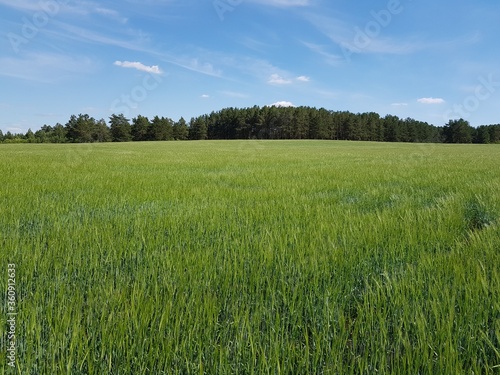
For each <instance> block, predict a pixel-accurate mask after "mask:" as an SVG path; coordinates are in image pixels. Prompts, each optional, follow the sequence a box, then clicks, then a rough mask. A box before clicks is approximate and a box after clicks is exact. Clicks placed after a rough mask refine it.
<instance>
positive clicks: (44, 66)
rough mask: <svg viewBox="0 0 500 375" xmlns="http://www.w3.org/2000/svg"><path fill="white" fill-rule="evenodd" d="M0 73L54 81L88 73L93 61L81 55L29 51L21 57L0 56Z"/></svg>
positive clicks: (28, 78) (29, 79) (37, 80)
mask: <svg viewBox="0 0 500 375" xmlns="http://www.w3.org/2000/svg"><path fill="white" fill-rule="evenodd" d="M0 66H1V67H2V69H1V70H0V75H3V76H7V77H11V78H18V79H23V80H28V81H35V82H42V83H54V82H57V81H61V80H64V79H66V78H68V77H71V76H75V75H77V74H78V75H80V74H82V73H83V74H85V73H90V72H91V71H92V70H93V69H94V68H95V63H94V62H93V61H92V60H91V59H89V58H86V57H82V56H72V57H70V56H66V55H62V54H54V53H30V54H27V55H26V56H23V57H4V58H0Z"/></svg>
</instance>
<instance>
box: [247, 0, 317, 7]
mask: <svg viewBox="0 0 500 375" xmlns="http://www.w3.org/2000/svg"><path fill="white" fill-rule="evenodd" d="M246 1H248V2H251V3H258V4H264V5H270V6H275V7H303V6H307V5H310V4H311V0H246Z"/></svg>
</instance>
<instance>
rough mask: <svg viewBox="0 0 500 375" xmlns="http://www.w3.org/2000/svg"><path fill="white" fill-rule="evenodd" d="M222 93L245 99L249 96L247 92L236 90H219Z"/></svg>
mask: <svg viewBox="0 0 500 375" xmlns="http://www.w3.org/2000/svg"><path fill="white" fill-rule="evenodd" d="M219 92H220V93H221V94H223V95H226V96H229V97H231V98H239V99H245V98H248V95H247V94H243V93H241V92H235V91H219Z"/></svg>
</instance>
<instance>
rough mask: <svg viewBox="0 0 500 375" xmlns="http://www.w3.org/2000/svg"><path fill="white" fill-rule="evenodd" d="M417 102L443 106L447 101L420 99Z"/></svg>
mask: <svg viewBox="0 0 500 375" xmlns="http://www.w3.org/2000/svg"><path fill="white" fill-rule="evenodd" d="M417 102H419V103H422V104H443V103H444V102H445V101H444V99H441V98H420V99H417Z"/></svg>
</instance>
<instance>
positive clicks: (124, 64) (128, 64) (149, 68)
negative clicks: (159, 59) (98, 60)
mask: <svg viewBox="0 0 500 375" xmlns="http://www.w3.org/2000/svg"><path fill="white" fill-rule="evenodd" d="M114 65H116V66H121V67H122V68H132V69H137V70H140V71H143V72H146V73H151V74H161V73H162V71H161V70H160V67H159V66H158V65H153V66H147V65H144V64H143V63H141V62H137V61H136V62H130V61H115V62H114Z"/></svg>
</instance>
